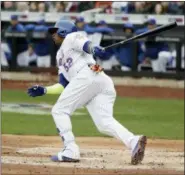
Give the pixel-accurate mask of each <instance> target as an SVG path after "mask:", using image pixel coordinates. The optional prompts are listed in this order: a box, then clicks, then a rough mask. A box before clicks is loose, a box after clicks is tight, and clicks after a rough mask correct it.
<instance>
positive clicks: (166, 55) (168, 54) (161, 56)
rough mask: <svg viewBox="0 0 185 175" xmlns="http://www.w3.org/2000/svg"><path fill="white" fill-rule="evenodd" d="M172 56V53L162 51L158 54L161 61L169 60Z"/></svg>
mask: <svg viewBox="0 0 185 175" xmlns="http://www.w3.org/2000/svg"><path fill="white" fill-rule="evenodd" d="M170 56H171V53H170V52H167V51H161V52H159V54H158V58H159V59H164V58H169V57H170Z"/></svg>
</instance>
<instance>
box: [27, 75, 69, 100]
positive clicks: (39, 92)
mask: <svg viewBox="0 0 185 175" xmlns="http://www.w3.org/2000/svg"><path fill="white" fill-rule="evenodd" d="M68 83H69V82H68V81H67V80H66V79H65V77H64V75H63V74H62V73H61V74H59V82H58V83H56V84H54V85H51V86H46V87H44V86H39V85H34V86H32V87H31V88H29V89H28V94H29V95H30V96H31V97H37V96H43V95H45V94H61V93H62V92H63V90H64V88H65V87H66V86H67V85H68Z"/></svg>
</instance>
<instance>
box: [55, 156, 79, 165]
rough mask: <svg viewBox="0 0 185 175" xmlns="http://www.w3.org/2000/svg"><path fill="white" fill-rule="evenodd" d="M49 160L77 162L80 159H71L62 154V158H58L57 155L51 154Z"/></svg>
mask: <svg viewBox="0 0 185 175" xmlns="http://www.w3.org/2000/svg"><path fill="white" fill-rule="evenodd" d="M51 160H52V161H53V162H71V163H75V162H79V161H80V160H78V159H72V158H69V157H65V156H62V159H61V160H59V159H58V156H57V155H55V156H52V157H51Z"/></svg>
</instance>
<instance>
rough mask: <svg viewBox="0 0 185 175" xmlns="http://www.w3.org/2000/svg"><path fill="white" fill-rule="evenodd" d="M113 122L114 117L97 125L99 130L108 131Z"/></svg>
mask: <svg viewBox="0 0 185 175" xmlns="http://www.w3.org/2000/svg"><path fill="white" fill-rule="evenodd" d="M112 122H113V119H112V118H110V119H106V120H103V121H101V122H100V123H99V124H98V125H97V128H98V130H99V132H101V133H106V132H107V131H108V130H109V128H110V127H111V125H112Z"/></svg>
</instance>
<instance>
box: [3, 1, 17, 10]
mask: <svg viewBox="0 0 185 175" xmlns="http://www.w3.org/2000/svg"><path fill="white" fill-rule="evenodd" d="M1 8H2V9H4V10H5V11H15V4H14V2H12V1H4V2H1Z"/></svg>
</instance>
